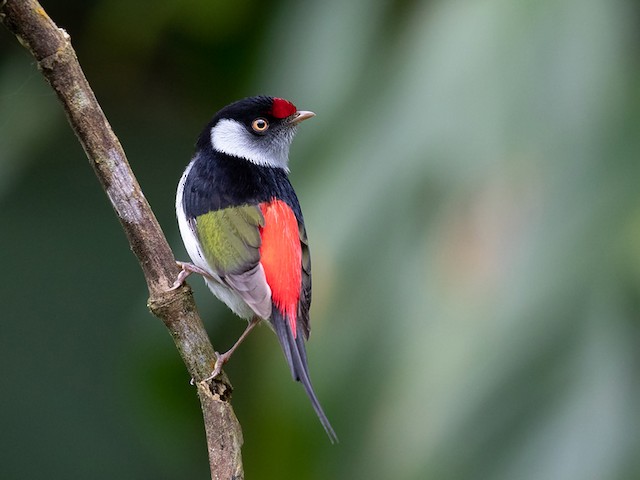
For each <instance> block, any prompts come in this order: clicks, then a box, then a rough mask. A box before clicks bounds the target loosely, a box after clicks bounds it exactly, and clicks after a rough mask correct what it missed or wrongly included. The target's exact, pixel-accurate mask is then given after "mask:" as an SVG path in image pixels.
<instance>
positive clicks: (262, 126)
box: [251, 117, 269, 133]
mask: <svg viewBox="0 0 640 480" xmlns="http://www.w3.org/2000/svg"><path fill="white" fill-rule="evenodd" d="M251 128H253V131H254V132H256V133H264V132H266V131H267V130H268V129H269V122H267V120H266V119H264V118H262V117H259V118H256V119H255V120H254V121H253V122H251Z"/></svg>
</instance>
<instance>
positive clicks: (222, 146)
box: [211, 118, 289, 171]
mask: <svg viewBox="0 0 640 480" xmlns="http://www.w3.org/2000/svg"><path fill="white" fill-rule="evenodd" d="M211 145H212V146H213V148H215V149H216V150H218V151H219V152H222V153H226V154H227V155H233V156H235V157H241V158H244V159H246V160H249V161H250V162H253V163H255V164H256V165H262V166H264V167H275V168H283V169H285V170H287V171H288V168H287V163H288V161H289V142H288V141H284V142H271V143H270V142H268V141H267V139H266V138H264V137H256V136H254V135H252V134H251V133H249V132H248V131H247V130H246V128H245V127H244V125H242V124H241V123H240V122H237V121H235V120H230V119H228V118H223V119H222V120H220V121H219V122H218V123H217V124H216V126H215V127H213V128H212V129H211Z"/></svg>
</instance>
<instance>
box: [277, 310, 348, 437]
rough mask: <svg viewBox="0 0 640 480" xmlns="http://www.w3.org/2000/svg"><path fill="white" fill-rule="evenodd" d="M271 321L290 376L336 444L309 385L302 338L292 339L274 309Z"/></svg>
mask: <svg viewBox="0 0 640 480" xmlns="http://www.w3.org/2000/svg"><path fill="white" fill-rule="evenodd" d="M272 321H273V326H274V328H275V331H276V334H277V336H278V340H279V341H280V345H281V346H282V350H283V351H284V355H285V358H286V359H287V363H288V364H289V368H290V369H291V376H292V377H293V379H294V380H295V381H297V382H300V383H302V385H303V387H304V390H305V391H306V392H307V396H308V397H309V399H310V400H311V405H312V406H313V409H314V410H315V412H316V414H317V415H318V418H319V419H320V423H321V424H322V426H323V427H324V429H325V431H326V432H327V435H328V436H329V440H331V443H337V442H338V436H337V435H336V432H335V431H334V430H333V427H332V426H331V424H330V423H329V420H328V419H327V416H326V415H325V413H324V410H322V406H321V405H320V401H319V400H318V397H317V396H316V394H315V392H314V391H313V386H312V385H311V379H310V378H309V367H308V364H307V351H306V348H305V345H304V337H303V336H302V335H297V336H296V338H293V333H292V332H291V329H290V328H289V325H288V322H286V321H285V319H284V318H283V316H282V315H281V313H280V312H279V311H278V309H277V308H275V307H274V309H273V316H272Z"/></svg>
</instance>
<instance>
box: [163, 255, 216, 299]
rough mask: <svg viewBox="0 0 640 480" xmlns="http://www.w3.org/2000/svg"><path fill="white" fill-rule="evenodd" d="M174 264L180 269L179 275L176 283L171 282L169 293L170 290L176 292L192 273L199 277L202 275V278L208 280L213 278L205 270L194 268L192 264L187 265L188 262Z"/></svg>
mask: <svg viewBox="0 0 640 480" xmlns="http://www.w3.org/2000/svg"><path fill="white" fill-rule="evenodd" d="M176 264H177V265H178V266H179V267H180V273H179V274H178V277H177V278H176V281H175V282H173V285H171V288H169V291H170V292H171V291H172V290H176V289H178V288H179V287H180V286H181V285H182V284H183V283H184V281H185V280H186V279H187V277H188V276H189V275H191V274H192V273H198V274H200V275H202V276H203V277H204V278H208V279H209V280H213V277H211V274H210V273H209V272H207V271H206V270H204V269H202V268H200V267H197V266H195V265H194V264H193V263H188V262H176Z"/></svg>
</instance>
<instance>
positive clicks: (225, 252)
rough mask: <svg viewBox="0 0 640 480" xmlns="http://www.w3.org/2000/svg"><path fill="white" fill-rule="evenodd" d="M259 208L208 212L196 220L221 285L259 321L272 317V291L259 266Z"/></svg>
mask: <svg viewBox="0 0 640 480" xmlns="http://www.w3.org/2000/svg"><path fill="white" fill-rule="evenodd" d="M263 226H264V217H263V215H262V212H261V211H260V207H259V206H258V205H242V206H239V207H228V208H223V209H221V210H215V211H211V212H207V213H205V214H203V215H199V216H197V217H196V218H195V231H196V234H197V235H198V240H199V242H200V249H201V251H202V254H203V256H204V258H205V260H206V261H207V263H208V264H209V267H210V268H211V270H212V272H213V273H214V274H215V275H216V276H217V277H219V278H220V281H221V283H222V284H223V285H225V286H227V287H229V288H230V289H232V290H233V291H235V293H237V294H238V295H239V296H240V297H241V298H242V299H243V300H244V301H245V302H246V303H247V304H248V305H249V306H250V307H251V309H252V310H253V311H254V312H255V313H256V314H257V315H259V316H260V317H262V318H269V317H270V316H271V289H270V288H269V284H268V283H267V279H266V277H265V274H264V269H263V268H262V265H261V264H260V245H261V243H262V241H261V237H260V227H263Z"/></svg>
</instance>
